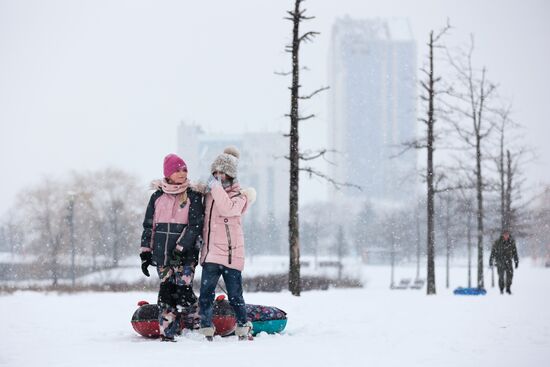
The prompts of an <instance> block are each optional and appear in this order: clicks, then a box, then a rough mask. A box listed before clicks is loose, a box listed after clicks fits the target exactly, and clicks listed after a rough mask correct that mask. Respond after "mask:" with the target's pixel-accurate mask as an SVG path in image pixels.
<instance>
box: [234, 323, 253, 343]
mask: <svg viewBox="0 0 550 367" xmlns="http://www.w3.org/2000/svg"><path fill="white" fill-rule="evenodd" d="M235 335H237V337H238V338H239V340H254V337H253V336H252V323H251V322H250V321H248V322H247V323H246V324H244V325H243V326H237V328H236V329H235Z"/></svg>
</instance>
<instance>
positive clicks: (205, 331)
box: [199, 326, 216, 342]
mask: <svg viewBox="0 0 550 367" xmlns="http://www.w3.org/2000/svg"><path fill="white" fill-rule="evenodd" d="M215 332H216V329H215V328H214V327H212V326H210V327H201V328H200V329H199V333H201V334H202V335H204V337H205V338H206V340H208V341H209V342H211V341H213V340H214V333H215Z"/></svg>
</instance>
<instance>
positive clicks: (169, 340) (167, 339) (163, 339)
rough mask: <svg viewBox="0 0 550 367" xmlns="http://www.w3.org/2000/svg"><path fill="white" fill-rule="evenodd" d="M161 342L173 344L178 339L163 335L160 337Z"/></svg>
mask: <svg viewBox="0 0 550 367" xmlns="http://www.w3.org/2000/svg"><path fill="white" fill-rule="evenodd" d="M160 341H161V342H173V343H175V342H176V339H175V338H174V337H173V336H165V335H161V336H160Z"/></svg>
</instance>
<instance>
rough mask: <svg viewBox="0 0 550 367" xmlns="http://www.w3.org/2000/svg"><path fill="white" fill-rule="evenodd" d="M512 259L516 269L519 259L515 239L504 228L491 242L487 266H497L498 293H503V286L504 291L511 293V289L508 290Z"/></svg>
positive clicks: (510, 281) (511, 276) (510, 283)
mask: <svg viewBox="0 0 550 367" xmlns="http://www.w3.org/2000/svg"><path fill="white" fill-rule="evenodd" d="M512 260H513V261H514V263H515V266H516V269H517V268H518V265H519V260H518V250H517V248H516V241H514V238H513V237H512V236H510V232H508V231H506V230H505V231H503V232H502V236H500V237H499V239H498V240H496V241H495V243H494V244H493V248H492V249H491V256H490V257H489V266H493V265H496V266H497V272H498V286H499V288H500V294H503V293H504V287H505V286H506V293H508V294H512V291H511V290H510V287H511V286H512V278H513V277H514V268H513V266H512Z"/></svg>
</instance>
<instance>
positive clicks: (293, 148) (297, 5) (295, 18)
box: [277, 0, 359, 296]
mask: <svg viewBox="0 0 550 367" xmlns="http://www.w3.org/2000/svg"><path fill="white" fill-rule="evenodd" d="M303 2H304V0H295V1H294V9H293V10H290V11H287V13H288V15H289V16H288V17H285V19H287V20H290V21H291V22H292V42H291V43H290V44H289V45H288V46H287V47H286V51H287V52H289V53H290V54H291V58H292V71H291V72H290V73H284V72H283V73H277V74H279V75H291V76H292V84H291V86H290V113H289V114H287V115H286V116H287V117H289V118H290V133H289V134H288V135H287V136H288V137H289V138H290V144H289V148H290V149H289V150H290V152H289V155H288V157H287V158H288V159H289V160H290V193H289V218H288V241H289V256H290V262H289V276H288V288H289V290H290V292H291V293H292V295H294V296H299V295H300V291H301V284H300V231H299V229H300V223H299V215H298V206H299V200H298V192H299V178H300V172H306V173H308V174H309V175H310V176H316V177H320V178H322V179H324V180H326V181H328V182H330V183H331V184H332V185H334V186H335V187H337V188H339V187H343V186H349V187H356V188H359V186H357V185H353V184H349V183H340V182H338V181H336V180H334V179H333V178H332V177H329V176H328V175H325V174H324V173H322V172H320V171H318V170H315V169H314V168H312V167H300V161H311V160H313V159H317V158H323V157H324V156H325V155H326V153H327V152H328V150H326V149H321V150H320V151H318V152H313V153H307V152H306V153H303V152H301V151H300V147H299V141H300V139H299V124H300V122H301V121H305V120H309V119H311V118H314V117H315V115H314V114H310V115H307V116H302V115H300V110H299V101H300V100H308V99H311V98H312V97H314V96H316V95H317V94H319V93H320V92H322V91H325V90H327V89H328V87H322V88H319V89H317V90H315V91H314V92H312V93H310V94H307V95H301V94H300V87H301V86H300V70H301V69H300V57H299V55H300V47H301V45H302V44H303V43H304V42H311V41H312V40H313V39H314V38H315V37H316V36H317V35H319V32H315V31H308V32H305V33H303V34H302V33H300V24H301V23H302V22H303V21H306V20H311V19H314V18H315V17H310V16H306V15H305V12H306V9H301V4H302V3H303Z"/></svg>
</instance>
